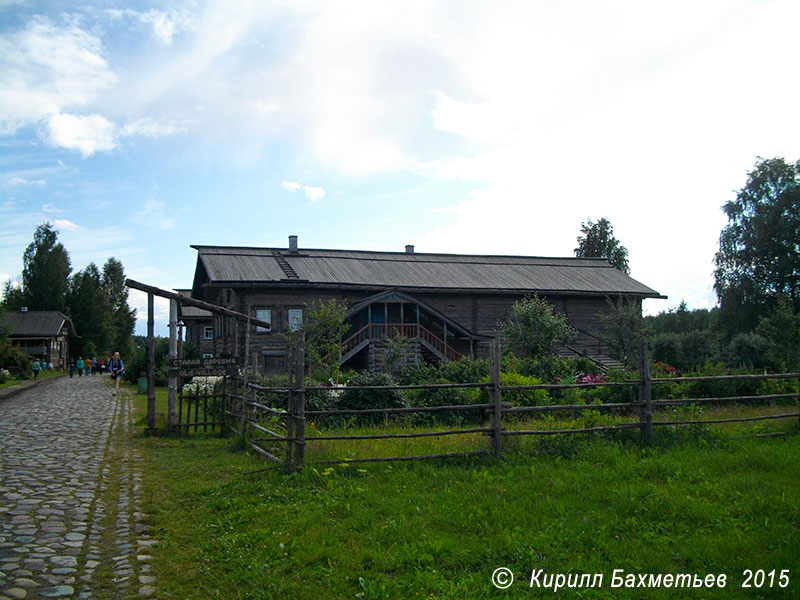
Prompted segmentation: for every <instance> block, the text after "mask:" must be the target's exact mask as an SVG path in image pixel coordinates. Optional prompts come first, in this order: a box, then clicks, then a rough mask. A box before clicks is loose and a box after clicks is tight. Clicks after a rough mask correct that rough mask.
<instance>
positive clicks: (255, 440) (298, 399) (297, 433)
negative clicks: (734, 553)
mask: <svg viewBox="0 0 800 600" xmlns="http://www.w3.org/2000/svg"><path fill="white" fill-rule="evenodd" d="M641 350H642V352H641V356H643V357H645V358H643V360H642V364H640V372H639V377H638V378H636V379H630V380H626V381H605V382H589V383H574V384H557V383H547V384H544V383H543V384H537V385H521V386H515V385H501V383H500V376H499V347H498V345H497V342H495V347H494V348H493V353H492V360H491V363H492V364H491V366H492V369H491V376H490V381H488V382H486V381H484V382H471V383H447V384H414V385H374V386H369V385H367V386H346V387H313V386H306V385H305V384H304V363H302V364H301V363H299V362H298V360H300V359H301V358H303V356H304V349H303V337H302V335H300V336H298V337H297V340H296V345H295V347H294V349H293V352H292V355H293V357H294V364H293V369H292V372H291V373H290V378H289V384H288V385H287V386H285V387H267V386H263V385H258V384H256V383H253V382H246V381H245V382H241V385H240V386H239V388H236V386H234V388H232V389H231V393H230V402H229V406H228V408H229V410H227V411H226V415H227V416H228V420H229V421H230V420H234V421H235V420H239V422H240V426H239V427H238V428H234V427H232V428H233V429H237V431H238V432H239V433H241V434H243V435H244V436H245V438H246V439H247V443H248V445H249V446H250V447H251V448H253V449H254V450H255V451H256V452H258V453H259V454H260V455H262V456H264V457H266V458H268V459H269V460H272V461H276V462H279V463H284V464H286V465H287V466H288V467H290V468H302V466H303V464H304V463H305V453H306V445H307V444H309V443H314V444H319V443H324V442H332V443H340V442H343V443H346V442H348V441H350V442H355V441H363V440H378V441H385V440H414V439H421V438H439V437H448V436H460V435H461V436H470V435H472V436H478V438H477V439H479V438H482V437H488V438H489V440H490V447H489V448H487V449H486V450H479V451H463V452H441V453H429V454H414V455H407V456H372V457H369V456H364V457H362V456H357V457H347V458H343V459H331V460H316V461H313V464H335V463H342V462H346V463H351V462H352V463H364V462H387V461H410V460H429V459H437V458H449V457H455V456H460V457H463V456H483V455H494V456H499V455H500V454H501V451H502V444H503V442H502V440H503V439H504V438H514V437H522V436H532V437H533V436H557V435H575V434H595V433H603V432H615V431H626V430H639V431H640V432H641V434H640V435H641V438H642V439H643V440H644V441H645V442H649V441H651V440H652V437H653V429H654V428H657V427H681V426H693V425H694V426H704V425H711V424H724V423H742V422H750V421H752V422H759V421H771V420H779V419H788V418H800V391H798V392H791V393H789V392H787V393H773V394H764V395H744V394H739V395H731V396H720V397H689V398H663V399H656V400H653V399H652V397H651V396H652V394H651V387H652V386H663V385H666V384H691V383H704V382H705V383H715V382H725V381H731V382H747V381H759V380H770V379H771V380H796V381H798V386H799V387H800V373H775V374H766V373H764V374H752V375H716V376H699V377H669V378H651V377H650V373H649V364H646V360H647V359H646V352H645V351H644V350H645V348H642V349H641ZM601 388H612V389H613V388H617V389H618V388H631V390H632V391H633V395H634V397H633V398H632V399H631V401H629V402H628V401H626V402H620V401H616V402H603V403H599V402H598V403H591V404H564V403H558V404H547V405H525V406H513V405H512V404H511V403H510V402H507V401H503V395H504V394H515V393H518V392H525V391H532V390H545V391H550V392H553V391H566V390H587V391H588V390H592V389H601ZM457 389H478V390H481V391H483V392H484V393H486V395H487V396H488V400H489V401H488V402H481V403H476V404H449V405H442V406H417V407H393V408H388V407H387V408H365V409H355V408H354V409H326V410H316V409H315V410H306V409H305V401H306V395H307V394H310V393H325V392H334V393H339V392H344V391H414V390H440V391H441V390H457ZM268 395H272V396H277V397H280V398H283V399H285V406H286V408H276V407H274V406H270V405H269V404H268V402H267V401H265V400H263V399H262V398H263V397H264V396H268ZM695 395H697V394H695ZM186 398H187V399H188V398H190V397H189V396H186ZM791 399H797V400H798V408H797V410H796V411H795V412H781V413H780V414H768V415H764V414H762V415H756V416H747V417H730V418H706V419H700V418H698V419H668V420H663V417H662V420H655V419H654V418H653V409H656V408H661V409H669V408H675V407H681V406H703V405H712V404H726V403H741V404H747V403H757V402H767V401H770V402H771V401H786V400H791ZM569 411H572V412H574V413H576V414H578V413H583V412H585V411H598V412H609V411H611V412H616V413H619V414H620V415H621V416H622V415H624V414H625V413H628V414H630V415H631V418H632V420H631V421H630V422H625V421H624V420H623V422H617V423H614V424H607V425H597V426H585V427H573V428H557V429H544V428H534V429H531V428H522V429H507V428H506V427H504V425H508V424H509V421H508V419H510V418H511V417H513V416H514V415H518V416H524V415H526V414H528V415H534V414H542V413H558V412H561V413H563V412H569ZM445 412H447V413H450V414H451V415H458V414H463V415H473V417H475V415H476V413H477V415H484V418H486V419H487V421H488V426H474V427H463V426H462V427H461V428H457V427H443V428H441V429H438V428H436V426H435V425H434V426H433V427H432V428H431V429H430V430H423V431H417V430H406V431H400V432H385V433H383V432H377V433H371V432H366V433H352V434H348V433H340V432H338V431H335V432H332V433H331V434H330V435H325V434H324V433H316V432H315V433H313V434H311V435H307V427H306V422H307V421H310V420H311V419H312V418H313V419H315V420H319V419H325V418H334V419H335V418H349V417H354V418H358V417H365V418H368V419H374V418H376V417H377V418H380V417H384V418H389V417H398V416H404V415H415V414H428V415H430V418H431V419H434V421H433V422H434V423H435V419H436V418H437V414H440V413H445ZM504 417H505V420H506V422H505V423H504V420H503V418H504ZM623 419H624V417H623ZM511 422H513V421H511ZM399 423H402V421H400V422H399ZM193 425H194V424H193ZM198 425H202V423H198ZM378 425H379V424H378V423H377V422H376V426H378ZM401 426H402V425H401ZM757 435H762V436H764V435H774V434H771V433H769V434H757ZM281 446H284V450H280V447H281Z"/></svg>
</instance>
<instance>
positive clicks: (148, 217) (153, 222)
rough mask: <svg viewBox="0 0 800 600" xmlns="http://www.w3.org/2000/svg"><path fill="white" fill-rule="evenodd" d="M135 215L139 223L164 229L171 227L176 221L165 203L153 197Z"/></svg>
mask: <svg viewBox="0 0 800 600" xmlns="http://www.w3.org/2000/svg"><path fill="white" fill-rule="evenodd" d="M134 216H135V217H136V220H137V221H138V222H139V223H141V224H144V225H147V226H148V227H155V228H156V229H161V230H163V231H166V230H168V229H171V228H172V225H173V223H174V219H172V217H170V216H169V215H168V213H167V208H166V206H165V205H164V203H163V202H160V201H158V200H155V199H153V198H151V199H149V200H148V201H147V202H145V203H144V205H143V206H142V208H141V209H139V210H138V211H136V213H135V215H134Z"/></svg>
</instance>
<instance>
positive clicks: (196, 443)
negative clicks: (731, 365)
mask: <svg viewBox="0 0 800 600" xmlns="http://www.w3.org/2000/svg"><path fill="white" fill-rule="evenodd" d="M164 396H165V393H164V392H163V391H161V390H160V391H159V393H158V406H159V412H160V413H163V412H164V401H165V400H164ZM136 403H137V411H138V415H139V423H140V426H141V425H142V424H143V421H144V418H143V415H144V406H145V403H146V399H145V397H144V396H136ZM785 409H786V407H785V406H784V407H783V408H780V407H778V408H777V409H776V410H785ZM776 427H777V428H778V429H780V428H784V429H789V430H792V429H793V430H796V428H797V426H796V424H783V425H777V426H776ZM716 431H717V430H714V432H716ZM738 431H739V430H734V431H723V432H722V433H713V432H708V431H706V430H699V431H697V432H695V433H697V434H698V435H692V436H689V435H688V434H686V435H683V434H678V433H674V434H670V433H669V432H665V433H664V434H663V435H661V436H660V437H659V439H658V440H657V442H656V444H655V446H653V447H642V446H640V445H639V444H638V442H637V441H635V440H629V439H625V438H622V437H592V438H588V439H587V438H574V437H572V438H564V437H561V436H559V437H557V438H555V439H552V440H551V441H549V442H537V447H536V448H535V449H536V450H537V451H540V452H544V453H541V454H538V455H534V456H527V455H524V454H522V453H510V454H508V455H506V456H505V457H504V459H502V460H500V461H495V460H493V459H491V458H473V459H454V460H447V461H433V462H422V463H392V464H369V465H356V464H346V463H342V464H340V465H334V466H322V465H318V466H313V465H311V466H308V467H307V468H306V469H305V470H304V471H303V472H302V473H293V474H286V473H284V472H282V471H280V470H265V469H268V468H269V467H270V464H269V463H267V462H266V461H264V460H263V459H261V458H259V457H258V456H256V455H253V454H251V453H249V452H244V451H243V450H242V449H241V445H240V444H237V438H236V437H227V438H220V437H217V436H211V435H209V436H194V437H188V436H184V437H169V436H154V437H148V436H145V435H144V434H140V436H139V437H138V438H137V444H138V445H139V447H140V449H141V451H142V453H143V456H144V458H145V466H146V471H145V473H144V477H145V506H144V509H145V511H146V512H148V513H149V514H150V515H151V517H150V518H149V521H150V522H151V523H152V524H153V528H154V534H155V535H156V537H158V538H159V539H160V540H161V541H160V544H159V545H158V546H157V547H156V548H155V549H154V568H155V570H156V574H157V576H158V587H159V597H165V598H167V597H172V598H197V599H200V598H214V599H223V598H224V599H232V600H233V599H242V600H243V599H271V598H276V599H277V598H293V599H305V598H308V599H312V598H313V599H315V600H317V599H323V600H324V599H328V598H330V599H334V598H335V599H341V598H404V599H426V600H430V599H432V598H453V599H455V598H458V599H468V600H469V599H481V598H501V597H505V598H537V597H551V596H553V592H552V590H545V589H536V588H533V589H531V588H529V587H528V582H529V580H530V576H531V571H532V569H543V570H544V572H545V573H551V574H552V573H564V574H567V573H573V574H574V573H592V574H594V573H602V574H603V575H604V581H603V587H602V588H596V589H581V590H569V589H567V590H561V591H559V595H561V596H562V597H568V598H572V597H581V598H664V599H666V598H669V599H676V598H797V597H800V527H798V525H799V523H798V521H799V520H800V486H798V481H800V460H798V456H800V436H787V437H785V438H764V439H756V438H749V439H733V438H732V437H731V433H737V432H738ZM482 443H484V444H485V443H486V441H485V440H483V442H482ZM542 444H546V445H542ZM312 454H313V453H312ZM254 471H256V472H254ZM498 567H507V568H509V569H511V571H512V572H513V573H514V574H515V576H516V579H517V580H516V582H515V583H514V585H513V586H512V587H511V588H510V589H509V590H505V591H501V590H498V589H495V588H494V587H493V586H492V584H491V580H490V578H491V575H492V572H493V571H494V569H496V568H498ZM614 569H624V570H625V572H626V573H637V574H644V573H654V574H668V573H697V574H698V575H701V576H705V575H706V574H709V573H714V574H725V575H727V579H728V585H727V587H726V588H725V589H724V590H716V589H715V590H709V589H699V590H696V589H671V588H670V589H667V588H658V589H642V588H638V589H632V590H626V589H624V588H623V589H619V588H617V589H612V588H611V587H610V586H611V577H612V572H613V570H614ZM745 569H752V570H756V569H765V570H766V571H770V570H772V569H776V570H777V571H778V572H780V571H781V570H782V569H789V570H790V575H789V576H790V584H789V587H787V588H784V589H781V588H779V587H777V580H776V584H775V586H773V587H772V588H769V587H763V588H761V589H752V588H751V589H743V588H742V587H741V585H742V582H743V572H744V571H745Z"/></svg>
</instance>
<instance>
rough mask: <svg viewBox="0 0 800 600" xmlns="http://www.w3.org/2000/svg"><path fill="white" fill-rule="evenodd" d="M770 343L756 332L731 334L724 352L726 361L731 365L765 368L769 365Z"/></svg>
mask: <svg viewBox="0 0 800 600" xmlns="http://www.w3.org/2000/svg"><path fill="white" fill-rule="evenodd" d="M772 350H773V348H772V343H771V342H770V341H769V340H768V339H767V338H765V337H763V336H761V335H758V334H757V333H739V334H736V335H735V336H733V338H732V339H731V342H730V345H729V346H728V348H727V352H726V357H725V358H726V363H727V364H728V366H731V367H739V366H744V367H749V368H752V369H765V368H767V367H769V366H771V365H770V362H771V361H770V355H771V354H772Z"/></svg>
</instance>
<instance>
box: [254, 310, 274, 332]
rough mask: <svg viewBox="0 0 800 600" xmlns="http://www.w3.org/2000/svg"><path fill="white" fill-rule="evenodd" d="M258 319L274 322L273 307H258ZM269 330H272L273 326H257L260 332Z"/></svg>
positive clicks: (257, 330)
mask: <svg viewBox="0 0 800 600" xmlns="http://www.w3.org/2000/svg"><path fill="white" fill-rule="evenodd" d="M256 319H260V320H262V321H266V322H267V323H272V309H271V308H257V309H256ZM268 331H272V327H261V326H258V325H257V326H256V332H258V333H265V332H268Z"/></svg>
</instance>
